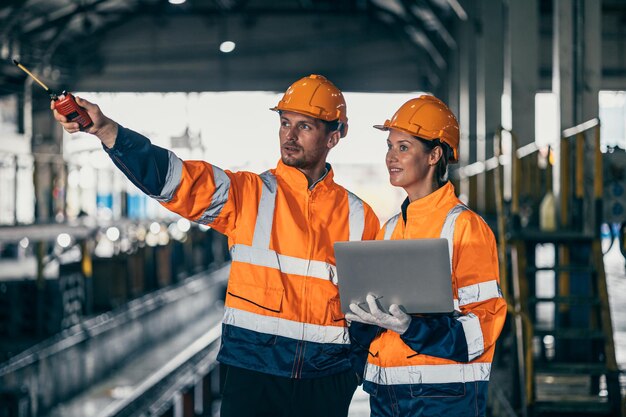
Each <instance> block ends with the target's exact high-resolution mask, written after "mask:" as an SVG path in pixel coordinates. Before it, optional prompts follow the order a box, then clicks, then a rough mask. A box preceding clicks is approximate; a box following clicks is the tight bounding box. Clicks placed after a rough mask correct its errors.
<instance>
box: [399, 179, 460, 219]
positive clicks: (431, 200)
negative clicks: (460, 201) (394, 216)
mask: <svg viewBox="0 0 626 417" xmlns="http://www.w3.org/2000/svg"><path fill="white" fill-rule="evenodd" d="M455 199H456V194H455V193H454V185H452V183H451V182H450V181H448V182H447V183H446V184H445V185H444V186H443V187H441V188H439V189H438V190H436V191H434V192H432V193H430V194H428V195H427V196H426V197H422V198H420V199H418V200H415V201H413V202H409V198H408V197H407V198H406V200H404V202H403V203H402V218H403V219H404V222H405V223H406V219H407V217H422V216H427V215H429V214H431V213H433V212H435V211H438V210H443V209H444V208H445V207H447V206H448V205H449V204H450V202H451V201H454V200H455Z"/></svg>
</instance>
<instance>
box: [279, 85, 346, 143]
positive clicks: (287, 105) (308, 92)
mask: <svg viewBox="0 0 626 417" xmlns="http://www.w3.org/2000/svg"><path fill="white" fill-rule="evenodd" d="M270 110H274V111H292V112H295V113H301V114H305V115H307V116H311V117H315V118H316V119H321V120H324V121H327V122H332V121H335V120H337V121H338V122H339V131H340V132H341V137H344V136H346V134H347V133H348V115H347V111H346V100H345V99H344V98H343V94H342V93H341V91H340V90H339V89H338V88H337V87H335V85H334V84H333V83H331V82H330V81H328V80H327V79H326V77H324V76H322V75H316V74H311V75H309V76H308V77H304V78H301V79H299V80H298V81H296V82H295V83H293V84H291V86H290V87H289V88H288V89H287V91H285V95H284V96H283V98H282V99H281V100H280V101H279V102H278V104H277V105H276V107H272V108H271V109H270Z"/></svg>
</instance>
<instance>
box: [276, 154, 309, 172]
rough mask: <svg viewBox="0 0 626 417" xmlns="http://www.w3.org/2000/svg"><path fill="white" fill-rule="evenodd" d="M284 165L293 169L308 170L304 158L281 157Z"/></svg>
mask: <svg viewBox="0 0 626 417" xmlns="http://www.w3.org/2000/svg"><path fill="white" fill-rule="evenodd" d="M281 159H282V161H283V164H285V165H287V166H289V167H293V168H298V169H302V168H307V166H308V164H307V163H306V161H305V160H304V158H294V157H292V156H281Z"/></svg>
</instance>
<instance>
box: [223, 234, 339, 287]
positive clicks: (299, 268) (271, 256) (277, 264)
mask: <svg viewBox="0 0 626 417" xmlns="http://www.w3.org/2000/svg"><path fill="white" fill-rule="evenodd" d="M230 256H231V258H232V260H233V261H236V262H243V263H247V264H251V265H255V266H265V267H267V268H273V269H277V270H279V271H281V272H283V273H285V274H294V275H302V276H305V277H311V278H319V279H324V280H328V281H331V282H332V283H334V284H337V269H336V267H335V266H334V265H331V264H329V263H326V262H323V261H315V260H310V259H302V258H296V257H293V256H287V255H281V254H279V253H276V252H275V251H273V250H270V249H263V248H254V247H251V246H247V245H242V244H236V245H233V246H232V247H231V249H230Z"/></svg>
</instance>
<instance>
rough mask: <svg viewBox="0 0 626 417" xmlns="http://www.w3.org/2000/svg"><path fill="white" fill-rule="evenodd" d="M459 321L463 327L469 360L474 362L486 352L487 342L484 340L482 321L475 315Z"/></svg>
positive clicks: (460, 318) (463, 317)
mask: <svg viewBox="0 0 626 417" xmlns="http://www.w3.org/2000/svg"><path fill="white" fill-rule="evenodd" d="M457 320H458V321H460V322H461V324H462V325H463V333H465V341H466V342H467V356H468V360H470V361H471V360H474V359H475V358H477V357H479V356H480V355H482V354H483V352H484V351H485V340H484V339H483V330H482V329H481V328H480V320H479V319H478V317H477V316H476V315H475V314H473V313H469V314H468V315H467V316H462V317H459V318H458V319H457Z"/></svg>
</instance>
